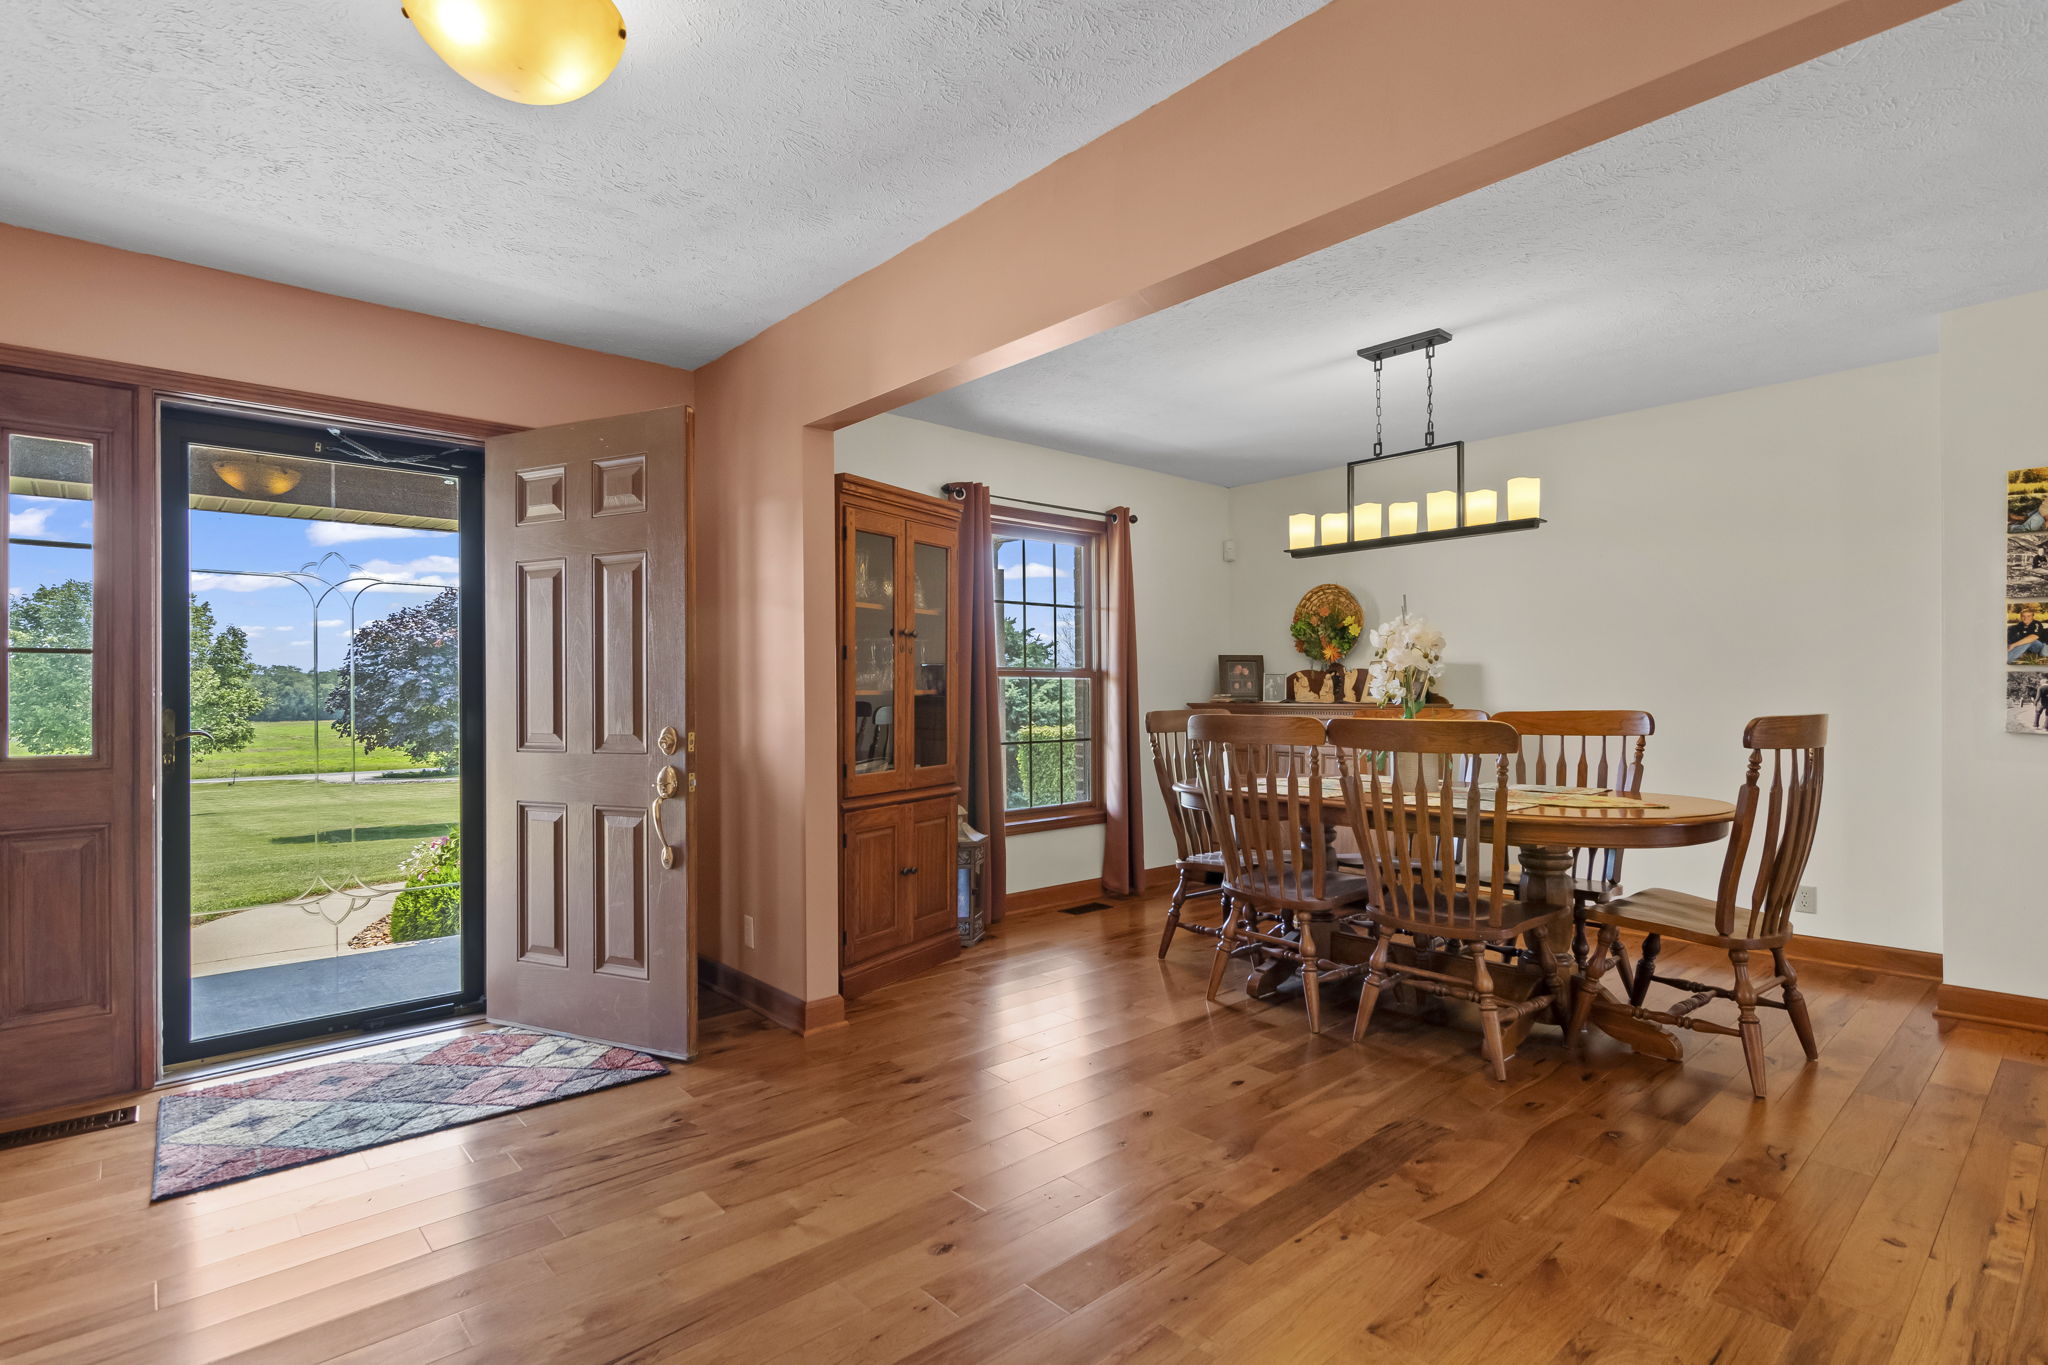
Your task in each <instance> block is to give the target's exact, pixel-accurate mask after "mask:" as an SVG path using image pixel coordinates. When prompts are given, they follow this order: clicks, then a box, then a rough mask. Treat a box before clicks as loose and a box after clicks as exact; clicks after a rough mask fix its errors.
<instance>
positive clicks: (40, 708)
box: [0, 432, 97, 760]
mask: <svg viewBox="0 0 2048 1365" xmlns="http://www.w3.org/2000/svg"><path fill="white" fill-rule="evenodd" d="M4 458H5V463H6V471H7V542H6V546H5V549H4V557H0V583H4V586H5V589H6V593H7V597H6V602H7V636H6V639H5V641H4V646H0V648H4V655H5V664H6V675H7V681H6V693H5V706H4V708H0V709H4V711H5V713H6V717H7V721H6V727H5V741H4V742H5V746H6V747H5V753H6V757H7V758H8V759H10V760H19V759H26V758H38V759H48V758H66V757H76V756H90V755H92V754H93V753H95V752H96V751H97V744H96V742H95V735H94V728H95V727H94V724H93V653H94V645H95V642H94V639H93V590H94V583H95V575H94V572H93V446H92V443H91V442H89V441H76V440H67V439H62V438H58V437H50V436H35V435H27V434H23V433H19V432H10V433H8V435H7V439H6V449H5V451H4Z"/></svg>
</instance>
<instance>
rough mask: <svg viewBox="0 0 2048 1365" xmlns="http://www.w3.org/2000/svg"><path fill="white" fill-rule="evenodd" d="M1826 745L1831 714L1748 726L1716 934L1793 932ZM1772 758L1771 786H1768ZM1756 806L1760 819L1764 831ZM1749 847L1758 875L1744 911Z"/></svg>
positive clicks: (1780, 718) (1775, 718) (1816, 814)
mask: <svg viewBox="0 0 2048 1365" xmlns="http://www.w3.org/2000/svg"><path fill="white" fill-rule="evenodd" d="M1827 742H1828V718H1827V717H1826V716H1759V717H1757V718H1756V719H1755V720H1752V721H1751V722H1750V723H1749V724H1748V726H1747V727H1745V728H1744V729H1743V732H1742V743H1743V747H1744V748H1746V749H1748V750H1749V771H1748V773H1747V775H1746V776H1745V778H1744V780H1743V784H1742V790H1741V791H1739V792H1738V793H1736V796H1735V828H1734V830H1733V832H1732V833H1731V834H1730V835H1729V838H1728V853H1727V856H1726V857H1725V858H1724V859H1723V860H1722V863H1721V884H1720V889H1719V893H1718V895H1717V896H1716V897H1715V901H1714V932H1715V933H1718V934H1724V935H1729V936H1734V937H1741V938H1772V937H1776V936H1778V935H1781V934H1785V933H1788V932H1789V931H1790V929H1791V924H1792V907H1793V905H1794V904H1795V903H1796V902H1797V901H1798V899H1799V879H1800V878H1801V877H1803V876H1805V875H1806V860H1807V858H1808V857H1809V856H1810V855H1811V854H1812V852H1813V832H1814V829H1815V827H1816V826H1817V825H1818V824H1819V822H1820V796H1821V778H1822V768H1823V766H1824V760H1825V758H1826V754H1827ZM1767 756H1768V761H1769V765H1770V785H1769V787H1768V789H1766V788H1765V787H1764V786H1763V770H1764V765H1765V761H1766V757H1767ZM1759 808H1761V811H1762V814H1763V828H1762V830H1761V831H1760V832H1759V830H1758V829H1757V815H1758V812H1759ZM1752 845H1754V852H1755V854H1756V875H1755V877H1754V879H1753V880H1751V881H1750V892H1749V905H1748V907H1747V908H1744V907H1742V906H1740V905H1737V904H1736V900H1737V898H1738V897H1740V896H1741V894H1742V884H1743V881H1744V880H1745V878H1744V867H1745V865H1746V864H1747V863H1748V861H1749V856H1750V853H1751V851H1752V847H1751V846H1752Z"/></svg>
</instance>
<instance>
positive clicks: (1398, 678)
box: [1365, 606, 1444, 719]
mask: <svg viewBox="0 0 2048 1365" xmlns="http://www.w3.org/2000/svg"><path fill="white" fill-rule="evenodd" d="M1443 672H1444V633H1443V632H1442V631H1440V630H1438V629H1437V628H1436V627H1434V626H1432V625H1430V624H1429V622H1427V621H1425V620H1423V619H1422V618H1421V617H1419V616H1410V615H1409V614H1408V612H1407V609H1406V607H1405V606H1404V607H1403V609H1402V611H1401V614H1400V615H1399V616H1396V617H1395V618H1394V619H1393V620H1391V621H1387V622H1384V623H1382V624H1381V626H1380V628H1379V629H1378V630H1376V631H1374V632H1373V633H1372V663H1371V664H1369V665H1368V666H1367V667H1366V670H1365V688H1366V692H1367V694H1368V695H1370V696H1371V697H1372V699H1373V700H1374V701H1376V702H1378V703H1380V704H1381V705H1382V706H1398V707H1400V708H1401V714H1402V715H1404V716H1407V717H1409V718H1411V719H1412V718H1413V717H1414V715H1415V713H1416V712H1417V711H1420V710H1421V709H1422V707H1423V703H1424V702H1426V701H1427V700H1428V699H1429V685H1430V684H1431V683H1433V682H1435V681H1436V680H1437V679H1438V678H1440V677H1442V676H1443Z"/></svg>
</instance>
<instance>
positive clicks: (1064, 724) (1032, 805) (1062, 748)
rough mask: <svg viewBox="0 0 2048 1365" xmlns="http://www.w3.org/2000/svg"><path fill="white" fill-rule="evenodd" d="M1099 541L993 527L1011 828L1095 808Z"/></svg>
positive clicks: (1085, 536) (1071, 533) (1065, 533)
mask: <svg viewBox="0 0 2048 1365" xmlns="http://www.w3.org/2000/svg"><path fill="white" fill-rule="evenodd" d="M1098 540H1099V537H1097V536H1093V535H1089V534H1087V533H1086V532H1081V531H1064V530H1052V529H1048V528H1045V527H1041V526H1037V525H1031V524H1017V525H1005V524H1003V523H1001V522H999V523H998V525H997V528H996V536H995V559H996V629H997V632H998V640H997V668H996V671H997V674H998V677H999V678H1000V680H1001V686H1002V691H1003V707H1002V746H1003V770H1004V774H1005V786H1004V793H1005V805H1006V807H1007V808H1008V811H1009V815H1010V818H1011V820H1012V821H1013V822H1014V821H1017V820H1029V819H1032V818H1037V817H1044V816H1058V815H1062V814H1072V813H1078V812H1086V811H1088V810H1091V809H1093V808H1095V807H1096V806H1097V804H1098V800H1097V793H1098V791H1099V789H1100V782H1099V777H1098V774H1097V771H1096V725H1097V721H1098V716H1097V706H1098V704H1099V699H1100V694H1101V687H1100V683H1101V677H1102V675H1101V672H1100V671H1099V663H1098V660H1097V655H1096V629H1095V615H1094V613H1095V598H1094V589H1095V581H1094V579H1095V550H1096V545H1097V543H1098Z"/></svg>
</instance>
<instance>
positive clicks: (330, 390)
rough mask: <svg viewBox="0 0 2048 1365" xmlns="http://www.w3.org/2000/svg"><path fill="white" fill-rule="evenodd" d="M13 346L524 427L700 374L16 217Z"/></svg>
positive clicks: (0, 303)
mask: <svg viewBox="0 0 2048 1365" xmlns="http://www.w3.org/2000/svg"><path fill="white" fill-rule="evenodd" d="M0 343H5V344H7V345H11V346H27V347H32V348H34V349H36V350H43V351H56V352H58V353H60V354H63V355H77V356H90V357H93V358H94V359H98V360H115V361H122V362H124V363H127V364H130V365H145V366H149V367H152V368H155V369H162V370H177V371H181V372H183V373H186V374H196V375H204V376H206V377H208V378H212V379H233V380H239V381H241V382H244V383H249V384H265V385H269V386H271V387H273V388H281V389H295V390H300V391H303V392H306V393H313V394H323V395H329V396H333V397H337V398H353V399H357V400H359V401H363V402H374V403H384V404H388V405H390V406H393V407H401V408H416V409H419V410H421V411H425V412H437V413H443V414H445V415H448V416H451V417H470V418H479V419H482V420H484V421H489V422H501V423H504V424H505V425H507V426H516V427H534V426H548V425H551V424H553V423H557V422H574V421H578V420H580V419H582V418H585V417H607V416H610V415H612V414H614V413H621V412H639V411H641V410H643V409H646V408H661V407H672V406H674V405H675V404H677V403H687V402H689V401H691V399H692V398H693V397H694V395H695V388H696V382H695V376H694V374H693V373H692V372H691V371H689V370H679V369H674V368H672V367H670V366H667V365H656V364H653V363H651V362H649V361H645V360H630V359H627V358H626V357H624V356H615V355H605V354H603V353H602V352H599V351H586V350H583V349H581V348H579V347H575V346H563V345H560V344H558V343H556V342H552V341H540V340H537V339H535V338H533V337H527V336H519V335H517V334H515V333H512V332H500V331H496V330H494V329H492V328H489V327H478V326H475V325H473V324H471V323H467V322H452V321H450V320H449V319H447V318H437V317H429V316H428V315H427V314H425V313H409V312H406V311H405V310H404V309H400V308H386V307H384V306H383V305H381V304H375V303H363V302H360V301H358V300H355V299H344V298H339V297H337V296H335V295H333V294H319V293H315V292H314V291H312V290H310V289H295V288H293V287H291V286H290V285H283V284H272V283H270V282H269V281H267V280H257V279H251V278H250V277H248V276H246V275H231V274H229V273H227V272H226V271H222V270H209V269H207V268H205V267H204V266H196V265H186V264H184V263H183V262H181V261H172V260H166V259H165V258H163V257H161V256H143V255H139V254H137V253H135V252H132V251H120V250H116V249H115V248H113V247H107V246H99V245H96V244H94V243H92V242H81V241H76V240H74V239H72V238H69V237H54V236H51V235H50V234H48V233H43V232H30V231H28V230H27V229H25V228H17V227H8V226H5V225H0Z"/></svg>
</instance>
